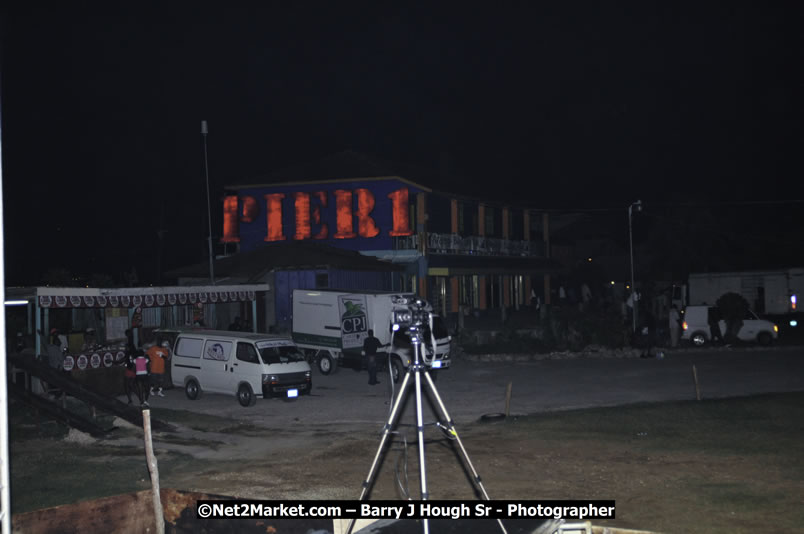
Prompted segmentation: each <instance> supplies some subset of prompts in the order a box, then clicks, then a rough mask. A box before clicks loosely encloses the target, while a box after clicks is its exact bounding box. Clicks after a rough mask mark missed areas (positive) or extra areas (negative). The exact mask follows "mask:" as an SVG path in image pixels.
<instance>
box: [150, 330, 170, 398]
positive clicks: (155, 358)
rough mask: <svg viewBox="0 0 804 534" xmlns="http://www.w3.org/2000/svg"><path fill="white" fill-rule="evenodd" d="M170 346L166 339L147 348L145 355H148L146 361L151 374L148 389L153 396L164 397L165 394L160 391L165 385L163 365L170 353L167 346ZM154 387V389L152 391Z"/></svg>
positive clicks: (164, 365)
mask: <svg viewBox="0 0 804 534" xmlns="http://www.w3.org/2000/svg"><path fill="white" fill-rule="evenodd" d="M169 346H170V343H168V342H167V341H163V342H162V344H161V345H154V346H153V347H151V348H149V349H148V352H146V355H147V356H148V362H149V363H150V369H151V375H150V391H149V394H150V395H153V396H157V395H158V396H160V397H164V396H165V394H164V393H163V392H162V388H164V387H165V386H166V383H165V367H166V362H167V359H168V357H169V356H170V353H169V352H168V349H167V347H169ZM154 388H156V391H154Z"/></svg>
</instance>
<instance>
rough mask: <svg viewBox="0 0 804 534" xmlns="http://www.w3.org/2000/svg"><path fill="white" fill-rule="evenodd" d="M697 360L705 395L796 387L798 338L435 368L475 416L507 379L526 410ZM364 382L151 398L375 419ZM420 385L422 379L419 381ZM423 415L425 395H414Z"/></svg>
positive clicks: (353, 376)
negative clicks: (641, 355) (654, 355)
mask: <svg viewBox="0 0 804 534" xmlns="http://www.w3.org/2000/svg"><path fill="white" fill-rule="evenodd" d="M693 365H695V366H696V368H697V373H698V378H699V383H700V387H701V393H702V395H703V397H704V398H718V397H729V396H742V395H751V394H757V393H769V392H781V391H801V390H804V348H802V347H776V348H771V349H758V348H748V349H734V350H729V349H721V350H711V349H710V350H701V351H678V352H675V353H668V354H667V355H666V357H665V358H664V359H662V360H657V359H634V358H628V359H594V358H586V359H564V360H541V361H534V362H491V363H481V362H466V361H456V362H454V365H453V368H452V369H449V370H447V371H441V372H440V373H439V376H438V379H437V381H436V388H437V389H438V392H439V394H440V395H441V397H442V399H443V401H444V403H445V405H446V408H447V410H448V411H449V413H450V415H451V416H452V418H453V419H454V420H455V422H456V423H458V424H461V423H467V422H471V421H476V420H477V419H478V418H480V417H481V416H482V415H484V414H489V413H499V412H503V411H504V410H505V391H506V386H507V385H508V383H509V382H510V383H511V384H512V399H511V408H510V411H511V413H512V414H529V413H538V412H544V411H552V410H563V409H571V408H581V407H590V406H612V405H619V404H628V403H635V402H656V401H665V400H685V399H694V398H695V387H694V383H693V376H692V366H693ZM380 380H381V381H382V383H381V384H379V385H377V386H369V385H368V383H367V382H368V375H367V373H366V372H365V371H364V372H356V371H354V370H351V369H339V370H338V372H336V373H335V374H333V375H330V376H322V375H321V374H319V373H317V372H314V375H313V393H312V395H310V396H305V397H301V398H299V399H297V400H293V401H285V400H282V399H270V400H259V401H258V402H257V404H256V406H254V407H251V408H243V407H241V406H240V405H239V404H238V403H237V400H236V399H235V397H233V396H232V397H227V396H224V395H211V394H207V395H204V396H203V397H202V398H201V399H199V400H197V401H190V400H188V399H187V398H186V397H185V396H184V392H183V390H181V389H179V388H175V389H172V390H170V391H168V392H167V396H166V397H165V398H158V397H157V398H152V399H151V406H152V407H154V408H158V407H165V408H172V409H184V410H191V411H199V412H203V413H208V414H213V415H218V416H224V417H230V418H232V419H236V420H242V421H250V422H254V423H258V424H260V425H267V426H279V427H298V426H300V425H304V426H306V425H318V424H321V425H327V424H364V423H370V424H378V425H379V424H380V423H381V422H382V421H384V420H386V419H387V418H388V413H389V406H390V404H389V399H390V398H391V397H390V396H391V391H390V388H389V382H390V381H389V379H388V377H387V376H381V377H380ZM423 390H424V391H425V394H426V393H427V388H426V387H424V386H423ZM406 399H407V402H406V406H405V409H404V410H403V412H402V413H401V414H400V419H401V420H402V421H403V422H408V421H409V422H413V421H414V419H415V412H414V411H413V406H415V402H413V399H414V395H413V390H412V388H411V393H409V394H408V395H407V396H406ZM423 406H424V414H425V420H430V421H432V420H433V419H434V417H433V416H432V413H433V406H434V405H433V404H431V403H430V402H429V401H428V400H427V399H425V400H424V402H423Z"/></svg>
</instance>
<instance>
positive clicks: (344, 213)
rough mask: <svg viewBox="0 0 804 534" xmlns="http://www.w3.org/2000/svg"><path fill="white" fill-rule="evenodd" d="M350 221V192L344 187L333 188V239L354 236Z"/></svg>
mask: <svg viewBox="0 0 804 534" xmlns="http://www.w3.org/2000/svg"><path fill="white" fill-rule="evenodd" d="M356 236H357V234H356V233H355V232H354V224H353V221H352V192H351V191H347V190H345V189H336V190H335V235H334V236H332V237H334V238H335V239H351V238H353V237H356Z"/></svg>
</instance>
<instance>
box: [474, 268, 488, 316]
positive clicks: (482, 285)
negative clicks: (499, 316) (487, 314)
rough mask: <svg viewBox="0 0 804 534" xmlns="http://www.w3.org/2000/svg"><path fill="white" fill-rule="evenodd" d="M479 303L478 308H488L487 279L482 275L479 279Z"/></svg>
mask: <svg viewBox="0 0 804 534" xmlns="http://www.w3.org/2000/svg"><path fill="white" fill-rule="evenodd" d="M477 302H478V306H477V307H478V308H480V309H481V310H485V309H486V308H488V304H487V303H486V277H485V276H482V275H481V276H478V277H477Z"/></svg>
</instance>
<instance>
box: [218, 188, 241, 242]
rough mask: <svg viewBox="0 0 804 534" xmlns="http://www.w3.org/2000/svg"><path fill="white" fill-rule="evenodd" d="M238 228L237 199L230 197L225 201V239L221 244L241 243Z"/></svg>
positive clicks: (223, 238) (222, 238) (222, 239)
mask: <svg viewBox="0 0 804 534" xmlns="http://www.w3.org/2000/svg"><path fill="white" fill-rule="evenodd" d="M239 242H240V236H239V232H238V228H237V197H236V196H228V197H225V198H224V199H223V237H221V243H239Z"/></svg>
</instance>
